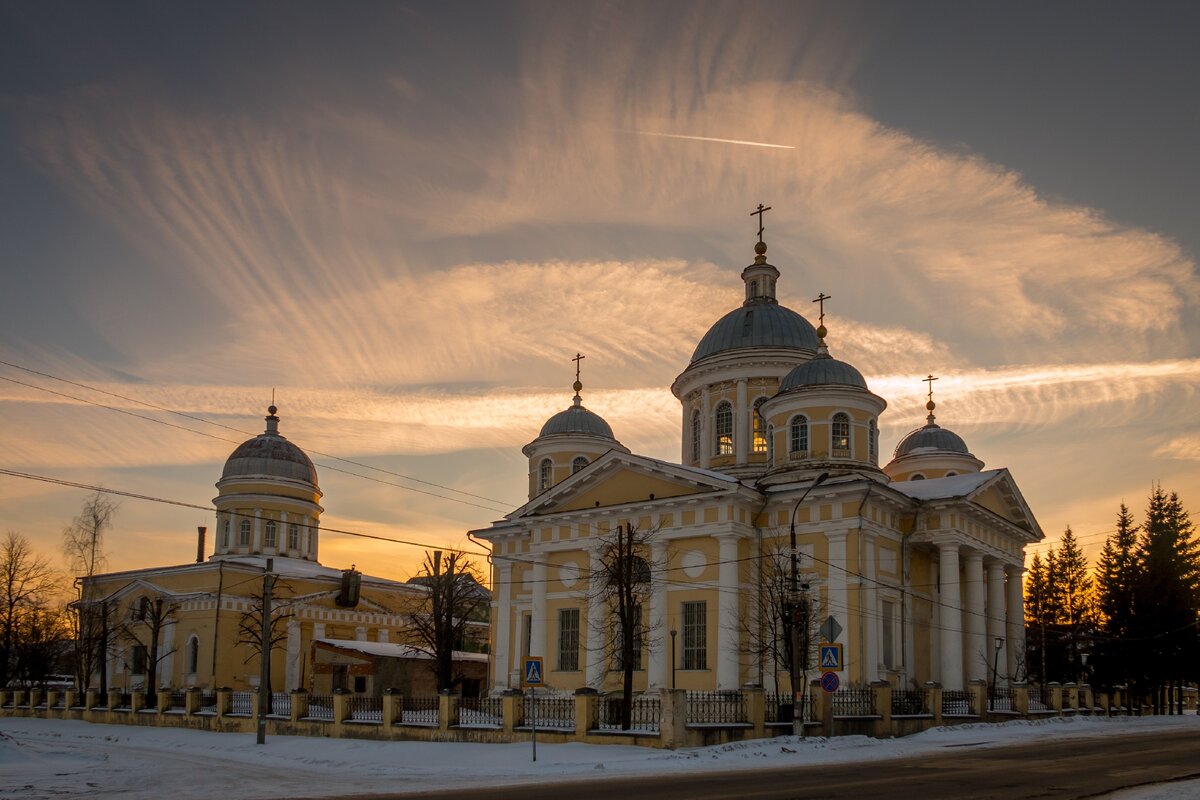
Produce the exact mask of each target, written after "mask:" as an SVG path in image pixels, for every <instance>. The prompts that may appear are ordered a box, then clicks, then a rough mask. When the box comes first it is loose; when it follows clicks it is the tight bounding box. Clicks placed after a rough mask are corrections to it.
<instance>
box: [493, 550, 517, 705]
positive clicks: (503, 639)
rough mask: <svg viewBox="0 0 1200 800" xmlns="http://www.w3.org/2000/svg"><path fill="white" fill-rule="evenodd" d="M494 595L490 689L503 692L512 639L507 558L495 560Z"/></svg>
mask: <svg viewBox="0 0 1200 800" xmlns="http://www.w3.org/2000/svg"><path fill="white" fill-rule="evenodd" d="M493 563H494V564H495V569H494V572H495V575H496V587H495V588H496V593H495V598H496V599H495V600H493V601H492V608H494V609H495V611H496V629H495V637H494V638H493V640H492V688H493V689H495V690H504V689H507V688H509V686H508V659H509V656H508V652H509V643H510V640H511V639H512V633H511V627H512V562H511V561H509V560H508V559H507V558H504V557H501V558H497V559H495V561H494V562H493Z"/></svg>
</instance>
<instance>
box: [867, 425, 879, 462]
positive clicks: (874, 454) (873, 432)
mask: <svg viewBox="0 0 1200 800" xmlns="http://www.w3.org/2000/svg"><path fill="white" fill-rule="evenodd" d="M867 447H868V448H869V449H870V453H871V463H872V464H878V463H879V428H878V427H876V425H875V420H871V423H870V426H869V430H868V432H867Z"/></svg>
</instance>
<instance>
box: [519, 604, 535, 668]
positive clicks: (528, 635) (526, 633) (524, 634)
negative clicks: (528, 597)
mask: <svg viewBox="0 0 1200 800" xmlns="http://www.w3.org/2000/svg"><path fill="white" fill-rule="evenodd" d="M532 639H533V617H531V616H530V615H529V614H522V615H521V657H522V658H524V657H525V656H527V655H529V643H530V642H531V641H532Z"/></svg>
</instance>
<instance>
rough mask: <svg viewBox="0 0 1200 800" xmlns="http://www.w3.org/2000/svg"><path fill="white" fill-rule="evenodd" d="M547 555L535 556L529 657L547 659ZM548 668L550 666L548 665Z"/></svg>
mask: <svg viewBox="0 0 1200 800" xmlns="http://www.w3.org/2000/svg"><path fill="white" fill-rule="evenodd" d="M544 556H545V554H544V553H543V554H541V555H540V556H535V558H537V559H538V560H537V561H535V562H534V563H533V570H532V572H533V577H532V579H531V580H532V581H533V586H532V587H530V588H531V589H532V590H533V604H532V607H531V608H530V609H529V613H530V620H529V626H530V627H529V655H531V656H541V657H543V658H545V657H546V639H547V632H548V631H549V630H550V620H548V619H546V614H547V613H548V612H547V611H546V584H547V582H548V578H549V575H550V573H549V568H548V567H547V565H546V562H545V560H544ZM547 666H548V665H547Z"/></svg>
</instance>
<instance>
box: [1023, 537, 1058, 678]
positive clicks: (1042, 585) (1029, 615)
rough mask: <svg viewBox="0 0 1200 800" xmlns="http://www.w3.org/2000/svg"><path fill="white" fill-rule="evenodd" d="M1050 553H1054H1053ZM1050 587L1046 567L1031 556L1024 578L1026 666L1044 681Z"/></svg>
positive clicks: (1035, 554)
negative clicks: (1027, 571) (1031, 559)
mask: <svg viewBox="0 0 1200 800" xmlns="http://www.w3.org/2000/svg"><path fill="white" fill-rule="evenodd" d="M1052 552H1053V551H1052ZM1049 594H1050V587H1049V581H1048V577H1047V571H1046V564H1045V562H1044V561H1042V556H1041V554H1040V553H1034V554H1033V561H1031V562H1029V573H1028V575H1027V576H1026V578H1025V664H1026V671H1027V672H1028V673H1029V675H1030V677H1035V678H1037V680H1038V681H1039V682H1045V679H1046V673H1045V669H1046V659H1045V655H1046V627H1047V624H1048V623H1049V622H1050V612H1049V609H1050V600H1049Z"/></svg>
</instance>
